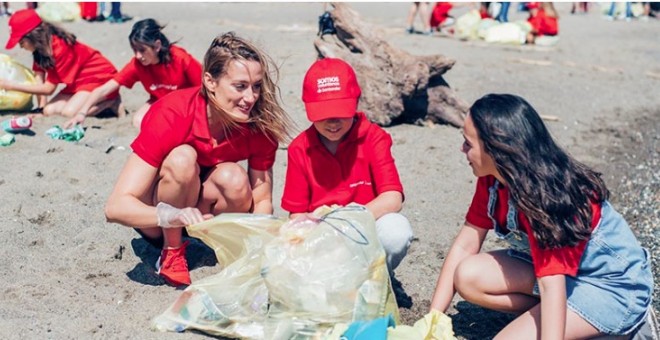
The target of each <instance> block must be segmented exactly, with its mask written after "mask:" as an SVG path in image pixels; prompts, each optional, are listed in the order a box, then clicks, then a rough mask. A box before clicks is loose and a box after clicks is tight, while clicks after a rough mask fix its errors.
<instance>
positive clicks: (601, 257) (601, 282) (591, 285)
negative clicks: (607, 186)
mask: <svg viewBox="0 0 660 340" xmlns="http://www.w3.org/2000/svg"><path fill="white" fill-rule="evenodd" d="M498 186H499V183H498V181H495V184H493V186H491V187H490V188H489V189H488V192H489V197H488V217H490V219H491V220H492V221H493V226H494V230H495V234H496V235H497V237H499V238H500V239H502V240H504V241H506V242H507V243H508V244H509V247H510V248H509V251H508V254H509V256H512V257H516V258H519V259H521V260H524V261H528V262H529V263H532V257H531V255H530V249H529V240H528V238H527V233H525V232H524V231H522V230H520V229H519V228H518V217H517V216H518V213H517V211H516V208H515V206H514V205H513V203H512V202H511V196H509V202H508V203H509V204H508V205H509V207H508V211H507V215H506V216H507V217H506V220H507V221H506V226H500V225H499V224H498V223H497V221H496V220H495V218H494V217H493V216H494V212H495V204H496V202H497V188H498ZM507 230H508V232H507ZM534 294H537V295H538V294H539V290H538V283H536V284H535V285H534ZM652 294H653V274H652V273H651V262H650V256H649V253H648V251H647V250H646V249H645V248H643V247H642V246H641V245H640V244H639V242H638V241H637V239H636V238H635V235H634V234H633V233H632V231H631V230H630V227H629V226H628V224H627V223H626V221H625V220H624V219H623V217H622V216H621V215H620V214H619V213H618V212H616V211H615V210H614V209H613V208H612V206H611V205H610V204H609V202H607V201H605V202H603V203H602V205H601V218H600V221H599V222H598V225H597V226H596V228H595V229H594V230H593V232H592V234H591V238H590V239H589V241H588V242H587V246H586V248H585V251H584V254H582V258H581V260H580V266H579V269H578V272H577V275H576V276H575V277H573V276H568V275H566V296H567V305H568V308H570V309H571V310H572V311H573V312H575V313H576V314H578V315H580V316H581V317H582V318H584V319H585V320H587V321H588V322H589V323H590V324H592V325H593V326H594V327H596V329H598V330H599V331H601V332H603V333H605V334H612V335H624V334H628V333H630V332H632V331H633V330H635V328H636V327H637V326H638V325H639V324H641V323H642V322H643V321H644V318H645V317H646V313H647V312H648V310H649V308H652V307H651V297H652Z"/></svg>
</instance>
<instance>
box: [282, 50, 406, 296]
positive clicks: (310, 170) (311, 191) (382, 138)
mask: <svg viewBox="0 0 660 340" xmlns="http://www.w3.org/2000/svg"><path fill="white" fill-rule="evenodd" d="M302 92H303V101H304V102H305V110H306V112H307V118H308V119H309V120H310V121H311V122H312V125H311V126H310V127H309V128H308V129H307V130H305V131H303V132H302V133H300V134H299V135H298V136H297V137H296V138H295V139H294V140H293V141H292V142H291V144H290V145H289V147H288V151H287V154H288V161H287V169H286V180H285V182H284V193H283V196H282V205H281V206H282V209H284V210H286V211H288V212H289V214H290V215H289V216H290V218H291V219H294V218H296V217H297V216H299V215H300V214H304V213H310V212H312V211H314V210H315V209H316V208H318V207H321V206H323V205H327V206H332V205H335V204H336V205H340V206H345V205H347V204H349V203H351V202H355V203H358V204H362V205H364V206H366V208H367V210H369V212H371V214H372V215H373V217H374V219H375V220H376V232H377V234H378V239H379V240H380V243H381V244H382V245H383V248H384V249H385V253H386V256H387V257H386V259H387V268H388V269H389V273H390V277H391V278H392V281H393V285H397V281H396V280H395V279H394V269H396V267H397V266H398V265H399V264H400V263H401V261H402V260H403V258H404V257H405V255H406V253H407V252H408V248H409V247H410V243H411V242H412V238H413V232H412V228H411V226H410V222H409V221H408V219H407V218H406V217H405V216H403V215H402V214H400V213H399V211H401V208H402V205H403V186H402V185H401V181H400V179H399V173H398V171H397V168H396V165H395V163H394V158H393V157H392V152H391V148H392V137H390V135H389V134H388V133H387V132H385V130H383V129H382V128H381V127H379V126H377V125H376V124H373V123H371V122H370V121H369V120H368V119H367V117H366V115H365V114H364V113H362V112H358V111H357V107H358V100H359V98H360V94H361V90H360V86H359V84H358V81H357V77H356V75H355V72H354V71H353V68H352V67H351V66H350V65H349V64H348V63H346V62H345V61H343V60H341V59H335V58H324V59H321V60H318V61H316V62H315V63H314V64H312V66H311V67H310V68H309V70H307V73H306V74H305V79H304V81H303V91H302ZM399 285H400V284H399ZM403 298H407V296H405V297H404V296H403V295H402V294H398V295H397V300H398V301H399V303H400V304H403V305H408V307H410V305H411V302H410V301H405V302H404V301H402V299H403ZM402 302H403V303H402Z"/></svg>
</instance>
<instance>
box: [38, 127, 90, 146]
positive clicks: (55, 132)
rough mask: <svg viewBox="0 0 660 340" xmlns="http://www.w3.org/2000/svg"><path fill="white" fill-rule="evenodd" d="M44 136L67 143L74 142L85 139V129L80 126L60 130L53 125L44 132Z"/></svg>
mask: <svg viewBox="0 0 660 340" xmlns="http://www.w3.org/2000/svg"><path fill="white" fill-rule="evenodd" d="M46 135H48V137H50V138H52V139H62V140H65V141H68V142H76V141H79V140H81V139H82V138H83V137H85V129H84V128H83V127H82V125H80V124H76V125H75V126H73V127H71V128H68V129H62V128H61V127H60V126H59V125H55V126H53V127H52V128H50V129H48V130H46Z"/></svg>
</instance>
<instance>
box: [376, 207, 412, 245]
mask: <svg viewBox="0 0 660 340" xmlns="http://www.w3.org/2000/svg"><path fill="white" fill-rule="evenodd" d="M376 229H377V231H378V238H379V239H380V241H381V243H382V244H383V247H384V248H385V249H386V250H390V251H391V252H397V253H400V252H406V251H407V250H408V248H409V247H410V242H412V239H413V231H412V227H411V226H410V221H408V219H407V218H406V217H405V216H403V215H401V214H399V213H389V214H385V215H383V216H381V217H380V218H379V219H378V220H377V221H376Z"/></svg>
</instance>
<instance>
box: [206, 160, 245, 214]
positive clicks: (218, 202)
mask: <svg viewBox="0 0 660 340" xmlns="http://www.w3.org/2000/svg"><path fill="white" fill-rule="evenodd" d="M251 207H252V188H251V187H250V180H249V179H248V174H247V172H246V171H245V169H243V167H241V166H240V165H238V164H236V163H230V162H228V163H220V164H218V165H216V167H215V168H214V169H213V170H212V171H211V173H210V174H209V175H208V177H207V178H206V179H205V180H204V184H203V185H202V196H201V198H200V200H199V204H198V206H197V208H198V209H199V210H200V211H201V212H202V214H213V215H217V214H220V213H223V212H249V211H250V209H251Z"/></svg>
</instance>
